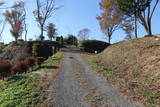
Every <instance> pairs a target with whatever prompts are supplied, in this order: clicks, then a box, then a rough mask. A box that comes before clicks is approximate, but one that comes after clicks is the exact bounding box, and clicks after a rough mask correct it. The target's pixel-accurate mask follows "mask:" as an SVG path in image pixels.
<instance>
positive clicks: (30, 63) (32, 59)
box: [25, 57, 36, 69]
mask: <svg viewBox="0 0 160 107" xmlns="http://www.w3.org/2000/svg"><path fill="white" fill-rule="evenodd" d="M25 62H26V64H27V66H28V67H29V68H31V69H32V68H33V66H35V65H36V58H35V57H29V58H27V59H25Z"/></svg>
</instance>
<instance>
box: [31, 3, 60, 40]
mask: <svg viewBox="0 0 160 107" xmlns="http://www.w3.org/2000/svg"><path fill="white" fill-rule="evenodd" d="M36 5H37V9H36V10H35V11H34V12H33V13H34V16H35V18H36V21H37V22H38V24H39V27H40V30H41V33H40V39H41V40H43V39H44V35H43V32H44V27H45V24H46V21H47V20H48V19H49V18H50V17H51V16H52V15H53V14H54V13H55V12H56V11H57V10H58V9H60V6H56V0H36Z"/></svg>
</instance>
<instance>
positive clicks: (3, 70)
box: [0, 60, 12, 77]
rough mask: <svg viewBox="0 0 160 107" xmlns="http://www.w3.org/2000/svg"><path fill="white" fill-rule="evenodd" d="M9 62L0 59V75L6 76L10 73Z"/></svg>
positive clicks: (10, 66)
mask: <svg viewBox="0 0 160 107" xmlns="http://www.w3.org/2000/svg"><path fill="white" fill-rule="evenodd" d="M11 68H12V65H11V62H10V61H8V60H3V61H0V77H6V76H9V75H10V74H11Z"/></svg>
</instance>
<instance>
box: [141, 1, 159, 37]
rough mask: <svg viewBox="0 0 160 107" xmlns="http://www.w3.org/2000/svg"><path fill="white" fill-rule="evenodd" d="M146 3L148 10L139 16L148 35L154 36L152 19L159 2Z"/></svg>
mask: <svg viewBox="0 0 160 107" xmlns="http://www.w3.org/2000/svg"><path fill="white" fill-rule="evenodd" d="M145 2H146V3H147V8H146V10H144V11H142V12H141V14H139V21H140V23H141V24H142V25H143V26H144V28H145V30H146V32H147V34H148V35H149V36H152V26H151V25H152V17H153V14H154V12H155V9H156V7H157V5H158V2H159V0H145ZM152 2H155V3H154V5H153V8H152V6H151V3H152Z"/></svg>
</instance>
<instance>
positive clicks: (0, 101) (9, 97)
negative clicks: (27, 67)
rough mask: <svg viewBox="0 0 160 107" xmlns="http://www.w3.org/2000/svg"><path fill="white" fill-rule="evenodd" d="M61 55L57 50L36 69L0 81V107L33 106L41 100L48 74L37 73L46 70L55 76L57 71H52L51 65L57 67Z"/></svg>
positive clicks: (46, 84)
mask: <svg viewBox="0 0 160 107" xmlns="http://www.w3.org/2000/svg"><path fill="white" fill-rule="evenodd" d="M61 57H62V53H61V52H59V53H57V54H56V55H54V56H52V57H50V58H49V59H48V60H46V61H45V62H44V63H43V64H42V65H41V68H39V69H38V70H37V71H35V72H32V73H24V74H19V75H15V76H11V77H9V78H6V79H5V80H4V81H1V82H0V107H34V106H36V105H37V103H41V102H43V100H44V98H45V95H46V94H47V92H46V90H47V88H48V86H49V80H48V79H50V78H49V77H48V75H39V74H40V72H43V71H47V72H50V73H52V74H53V75H54V76H55V75H56V73H57V72H55V71H53V68H52V66H53V67H55V66H57V67H58V66H59V63H60V59H61ZM42 74H44V73H42ZM53 75H51V76H53ZM52 79H53V77H52Z"/></svg>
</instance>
